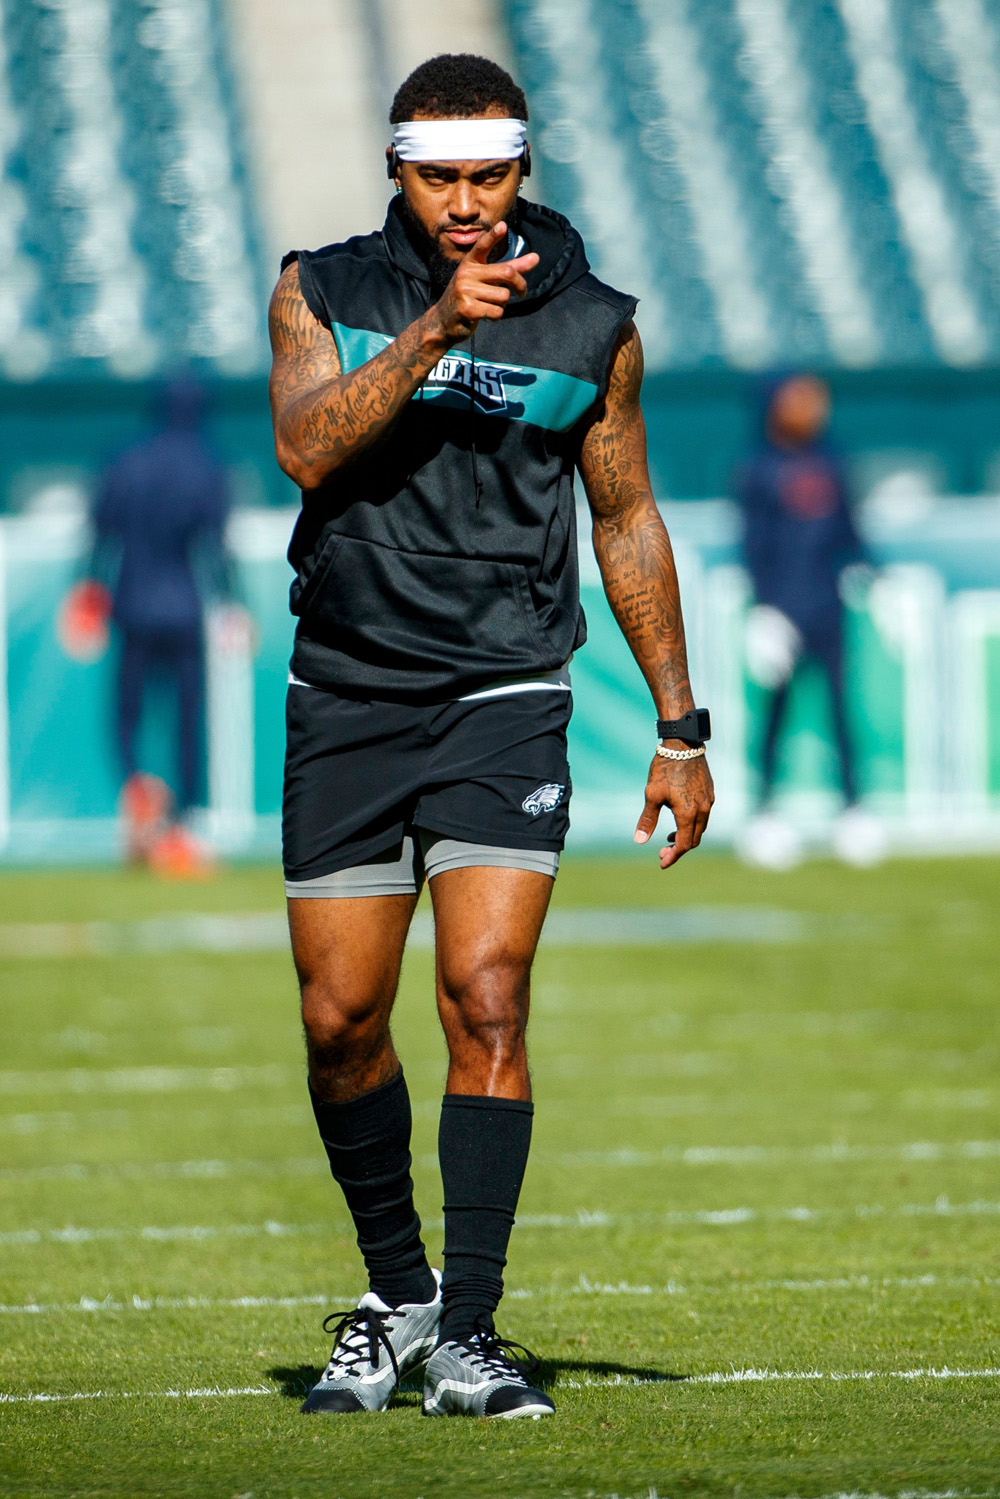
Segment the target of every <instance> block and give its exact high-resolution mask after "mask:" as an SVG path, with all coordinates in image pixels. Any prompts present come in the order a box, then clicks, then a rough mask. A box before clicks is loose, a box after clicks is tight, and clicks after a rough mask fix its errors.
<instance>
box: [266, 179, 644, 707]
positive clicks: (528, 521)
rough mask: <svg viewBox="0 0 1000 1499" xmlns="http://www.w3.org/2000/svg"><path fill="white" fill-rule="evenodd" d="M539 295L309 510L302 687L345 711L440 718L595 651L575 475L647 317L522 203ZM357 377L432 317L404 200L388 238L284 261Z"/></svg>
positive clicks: (562, 228) (300, 569)
mask: <svg viewBox="0 0 1000 1499" xmlns="http://www.w3.org/2000/svg"><path fill="white" fill-rule="evenodd" d="M519 207H520V215H519V219H518V229H519V231H520V233H521V234H522V235H523V236H524V239H525V241H526V248H527V249H529V250H534V251H535V252H536V253H537V254H538V255H539V257H540V259H539V264H538V265H537V266H536V268H535V269H534V270H533V271H531V272H529V273H528V275H527V277H526V280H527V283H528V293H527V296H526V297H524V298H523V300H521V301H517V302H514V303H512V305H511V306H509V307H508V308H507V309H506V311H505V312H504V316H503V317H502V318H501V319H499V320H497V321H489V322H487V321H485V320H484V321H483V322H481V323H480V324H479V325H478V327H477V329H476V331H475V333H474V335H473V336H472V338H471V339H468V340H466V341H464V342H463V343H460V344H456V345H454V346H453V348H451V349H450V350H449V352H448V353H447V354H446V355H445V356H444V357H443V358H442V360H441V361H440V363H439V364H438V365H437V366H436V367H435V369H434V370H433V371H432V372H431V374H430V375H429V376H428V377H427V379H426V380H425V381H424V384H423V386H422V387H421V388H420V389H419V390H418V391H417V392H416V393H415V395H414V396H413V397H411V399H410V401H409V403H408V404H407V406H406V407H405V409H404V411H403V412H402V414H401V416H400V418H399V420H398V422H397V424H396V426H395V427H394V428H393V430H392V432H391V433H390V435H389V436H388V437H387V438H386V439H385V441H383V442H382V443H381V444H379V445H378V446H377V447H376V448H375V449H373V450H372V451H371V452H370V453H368V454H366V455H364V456H363V457H361V458H359V459H358V460H357V461H356V462H354V463H351V464H349V465H348V466H346V467H345V468H343V469H341V470H340V471H339V472H337V473H335V474H333V475H331V477H330V478H329V479H328V480H326V482H325V483H324V484H323V485H321V486H320V487H319V488H318V489H314V490H308V491H304V492H303V496H302V512H301V514H300V516H299V520H298V522H297V524H296V527H295V531H294V534H293V536H292V541H291V545H290V547H289V551H288V560H289V562H290V563H291V564H292V566H293V568H294V569H295V573H296V577H295V581H294V582H293V583H292V587H291V608H292V612H293V614H297V615H298V616H299V624H298V629H297V630H296V635H295V648H294V652H293V655H292V670H293V672H294V673H295V675H296V676H297V677H300V678H301V679H302V680H303V681H306V682H310V683H313V684H315V685H316V686H318V687H327V688H332V689H334V690H336V691H339V692H344V693H347V694H350V695H354V696H357V695H361V696H364V697H371V698H384V699H393V700H414V701H420V700H426V701H434V700H443V699H447V698H451V697H456V696H460V695H462V694H463V693H466V692H470V691H473V690H475V689H476V688H477V687H481V686H483V685H484V684H486V683H488V682H492V681H495V680H497V679H500V678H504V677H515V676H520V675H528V674H530V673H533V672H544V671H550V670H554V669H555V668H556V667H558V666H560V665H562V663H563V662H564V661H566V660H567V659H568V657H569V656H570V654H571V653H572V652H573V651H574V650H575V649H576V648H577V647H578V646H580V645H582V644H583V641H584V640H585V639H586V624H585V621H584V617H583V611H582V609H581V607H580V598H579V579H578V570H577V555H576V511H575V502H574V496H573V470H574V467H575V465H576V460H577V457H578V455H579V449H580V442H581V437H582V432H583V429H584V427H585V425H586V418H587V417H588V415H592V414H593V411H594V407H595V405H596V404H597V403H598V402H599V401H600V400H601V399H602V398H603V396H604V394H605V390H606V385H607V376H608V366H609V362H610V358H611V353H612V350H613V348H614V344H615V341H616V339H617V337H618V334H619V332H620V330H621V328H622V325H623V324H624V323H625V322H626V321H627V319H628V318H630V317H631V316H632V313H633V312H634V310H635V299H634V298H632V297H629V296H626V295H624V294H623V293H621V292H617V291H615V290H613V289H612V288H611V287H609V286H605V285H604V284H603V282H601V281H598V279H597V278H596V277H595V276H593V275H592V274H591V272H590V267H589V265H588V263H587V258H586V255H585V253H584V248H583V242H582V240H581V239H580V236H579V235H578V234H577V232H576V230H575V229H574V228H573V227H572V225H571V224H570V223H569V222H568V221H567V220H566V219H564V218H563V217H562V215H561V214H558V213H555V212H553V211H552V210H551V209H548V208H543V207H540V206H539V205H537V204H533V203H521V204H520V205H519ZM291 260H297V261H298V266H299V282H300V285H301V288H302V294H303V297H304V298H305V301H306V303H307V305H308V306H309V308H310V310H311V311H312V312H313V313H314V314H315V316H316V317H317V318H319V320H320V321H321V322H322V323H323V324H324V325H325V326H326V327H327V328H329V329H330V330H331V333H332V334H333V337H334V338H335V340H336V342H337V348H338V352H339V354H340V361H341V367H342V368H343V369H344V371H345V372H346V371H348V370H351V369H356V368H357V367H358V366H359V365H361V364H364V363H366V362H367V361H368V360H369V359H371V358H373V357H374V356H375V355H376V354H377V353H379V352H380V350H382V349H384V348H385V347H386V345H387V344H389V343H391V342H392V340H393V339H394V338H396V337H397V336H398V335H399V334H400V333H401V332H402V331H403V329H404V328H406V327H408V326H409V324H410V323H412V322H414V321H415V320H416V319H417V318H418V317H420V316H421V314H422V313H423V312H425V311H426V309H427V308H428V307H429V306H430V305H431V303H432V301H433V300H434V297H433V294H432V291H431V282H430V275H429V272H428V269H427V266H426V264H425V262H424V260H423V259H422V257H421V256H420V254H419V253H418V251H417V249H416V247H415V245H414V244H413V242H412V239H411V235H410V232H409V231H408V229H407V226H406V222H405V219H404V217H403V215H402V212H401V205H400V202H399V200H398V199H395V200H393V202H391V203H390V205H389V212H388V216H387V218H386V222H385V226H384V228H383V229H382V231H381V232H380V233H376V234H369V235H365V236H361V237H358V238H355V239H350V240H347V241H346V243H344V244H339V245H328V246H327V247H326V248H325V249H322V250H315V251H298V252H294V251H293V252H292V253H291V254H290V255H287V256H286V257H285V259H284V261H283V262H282V267H284V266H285V265H287V264H288V263H289V261H291Z"/></svg>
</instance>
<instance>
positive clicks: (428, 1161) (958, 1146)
mask: <svg viewBox="0 0 1000 1499" xmlns="http://www.w3.org/2000/svg"><path fill="white" fill-rule="evenodd" d="M998 1157H1000V1140H964V1141H961V1142H956V1143H954V1144H942V1143H940V1142H936V1141H933V1140H909V1141H905V1142H903V1143H902V1144H900V1145H848V1144H847V1143H846V1142H843V1141H837V1142H834V1143H833V1144H823V1145H688V1146H678V1145H665V1146H663V1147H662V1148H661V1149H660V1150H630V1149H626V1150H593V1151H591V1150H580V1151H568V1152H562V1153H559V1152H554V1151H539V1152H536V1156H535V1159H536V1160H540V1161H550V1162H555V1163H556V1164H558V1165H560V1166H611V1167H623V1166H694V1167H698V1166H738V1167H740V1168H741V1169H745V1168H746V1167H749V1166H785V1165H803V1166H850V1165H855V1164H858V1163H864V1162H866V1161H906V1162H909V1163H911V1164H917V1163H920V1162H923V1161H927V1162H932V1163H933V1162H937V1161H986V1160H996V1159H997V1158H998ZM418 1164H419V1165H421V1166H423V1167H425V1168H426V1169H427V1170H436V1169H437V1165H438V1158H437V1156H436V1155H427V1156H421V1157H419V1158H418ZM328 1170H329V1167H328V1166H327V1163H326V1161H325V1160H323V1159H322V1158H321V1157H320V1156H318V1155H312V1156H290V1157H284V1158H279V1159H278V1160H273V1161H268V1160H211V1159H209V1160H203V1161H198V1160H195V1161H148V1162H146V1161H98V1162H93V1163H83V1162H66V1163H62V1162H60V1163H58V1164H52V1165H45V1166H4V1167H0V1181H85V1180H90V1179H91V1178H95V1177H96V1178H100V1179H112V1180H115V1179H119V1178H120V1179H124V1180H127V1181H136V1180H142V1179H143V1178H149V1179H151V1180H164V1179H166V1180H171V1179H174V1178H182V1179H191V1180H196V1181H197V1180H209V1181H214V1180H216V1179H218V1178H219V1177H227V1176H325V1175H326V1174H327V1172H328Z"/></svg>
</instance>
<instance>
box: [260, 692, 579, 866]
mask: <svg viewBox="0 0 1000 1499" xmlns="http://www.w3.org/2000/svg"><path fill="white" fill-rule="evenodd" d="M571 712H572V701H571V697H570V694H569V692H565V691H557V690H549V691H527V692H508V693H506V694H504V695H503V696H500V697H491V698H481V699H479V700H478V701H477V700H473V701H468V702H449V703H435V704H433V705H416V706H415V705H413V704H410V703H390V702H371V701H363V700H358V699H355V698H346V697H341V696H339V695H338V694H337V693H334V692H326V691H321V690H320V689H318V688H315V687H307V686H305V685H304V684H300V683H295V682H293V683H291V684H290V685H289V688H288V698H287V702H286V709H285V718H286V726H287V733H288V740H287V750H286V755H285V796H284V810H283V816H282V841H283V845H284V865H285V878H286V880H310V879H316V878H318V877H319V876H321V875H326V874H332V873H334V872H335V871H337V870H342V869H352V868H353V867H354V866H355V865H359V864H363V863H365V862H366V861H367V860H370V859H372V858H374V857H375V856H377V855H379V854H384V853H387V852H388V851H389V850H391V849H398V848H399V847H400V845H401V844H402V842H403V839H404V838H405V837H406V836H408V835H409V834H410V833H411V832H412V830H413V829H414V828H417V829H424V830H427V831H430V832H433V833H440V834H442V835H444V836H445V837H448V838H455V839H460V840H462V841H464V842H471V843H478V844H486V845H488V846H490V847H493V848H521V849H546V850H551V851H554V852H558V851H559V850H560V849H561V848H562V846H563V843H564V841H565V838H566V833H567V830H568V828H569V799H570V791H571V786H570V778H569V764H568V762H567V759H566V726H567V724H568V723H569V719H570V714H571Z"/></svg>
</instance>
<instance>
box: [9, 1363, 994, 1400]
mask: <svg viewBox="0 0 1000 1499" xmlns="http://www.w3.org/2000/svg"><path fill="white" fill-rule="evenodd" d="M877 1379H903V1380H921V1379H930V1380H949V1379H1000V1368H997V1369H949V1368H943V1369H858V1370H847V1371H846V1372H843V1373H833V1372H824V1371H823V1370H821V1369H789V1370H782V1369H730V1370H727V1371H720V1372H717V1373H712V1374H681V1375H671V1374H656V1373H653V1372H650V1373H649V1374H611V1375H603V1376H601V1375H594V1376H590V1377H585V1378H583V1379H560V1380H558V1381H557V1388H559V1389H564V1390H565V1389H569V1390H584V1389H607V1388H608V1387H609V1386H616V1385H630V1386H631V1385H647V1384H657V1385H660V1384H671V1385H731V1384H771V1383H794V1382H801V1381H805V1382H809V1383H814V1382H818V1381H826V1382H829V1383H834V1384H836V1383H847V1382H853V1381H863V1382H868V1381H872V1380H877ZM280 1393H281V1392H280V1391H279V1390H276V1389H274V1387H273V1386H267V1385H241V1386H236V1387H234V1388H231V1389H222V1388H220V1387H219V1386H210V1387H208V1388H204V1389H193V1390H76V1391H73V1392H72V1393H71V1394H67V1395H59V1394H48V1393H45V1392H40V1391H36V1392H32V1393H31V1394H27V1395H11V1394H2V1393H0V1404H4V1405H19V1404H30V1403H40V1402H45V1403H48V1402H50V1401H60V1400H188V1399H191V1400H196V1399H229V1398H232V1397H233V1396H237V1395H278V1394H280Z"/></svg>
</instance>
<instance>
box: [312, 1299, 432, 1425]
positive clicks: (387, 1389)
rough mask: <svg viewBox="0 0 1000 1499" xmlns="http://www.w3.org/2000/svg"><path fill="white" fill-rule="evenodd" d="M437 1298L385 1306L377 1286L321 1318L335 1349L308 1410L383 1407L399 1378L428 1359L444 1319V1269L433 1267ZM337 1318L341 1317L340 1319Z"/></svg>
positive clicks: (336, 1411) (335, 1411)
mask: <svg viewBox="0 0 1000 1499" xmlns="http://www.w3.org/2000/svg"><path fill="white" fill-rule="evenodd" d="M432 1273H433V1276H434V1280H435V1282H436V1285H437V1295H436V1296H435V1297H434V1300H433V1301H428V1302H426V1303H424V1304H423V1305H421V1304H419V1303H418V1304H414V1305H409V1304H404V1305H403V1306H397V1307H391V1306H386V1304H385V1302H384V1301H383V1300H382V1299H381V1297H379V1296H376V1295H375V1292H374V1291H369V1292H368V1294H367V1295H366V1296H362V1298H361V1300H360V1301H359V1303H358V1305H357V1306H356V1307H355V1308H354V1310H353V1311H350V1312H332V1313H331V1314H330V1316H329V1317H327V1318H326V1320H325V1322H324V1323H323V1330H324V1332H332V1333H333V1352H332V1353H331V1355H330V1362H329V1363H328V1364H327V1366H326V1368H325V1369H324V1371H323V1377H322V1378H321V1379H320V1381H319V1383H318V1384H315V1385H313V1387H312V1389H311V1390H310V1392H309V1396H308V1398H307V1400H306V1402H305V1404H304V1405H303V1407H302V1410H303V1411H304V1412H306V1413H307V1414H310V1415H311V1414H314V1413H315V1412H323V1413H326V1414H328V1415H337V1414H343V1413H347V1412H351V1411H382V1410H385V1408H386V1406H387V1405H388V1404H389V1401H390V1400H391V1399H392V1397H393V1395H394V1394H395V1393H396V1389H397V1387H398V1385H399V1381H400V1380H401V1379H402V1378H403V1376H404V1375H406V1374H408V1373H410V1372H411V1370H413V1369H416V1368H418V1367H419V1366H420V1365H421V1364H423V1363H425V1362H426V1360H427V1356H428V1354H429V1353H430V1352H431V1350H432V1349H433V1347H434V1345H435V1343H436V1342H437V1336H438V1323H439V1322H440V1320H441V1273H440V1271H439V1270H434V1271H433V1272H432ZM338 1319H339V1320H338Z"/></svg>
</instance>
